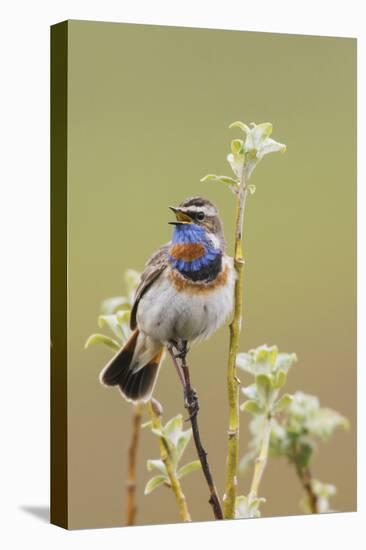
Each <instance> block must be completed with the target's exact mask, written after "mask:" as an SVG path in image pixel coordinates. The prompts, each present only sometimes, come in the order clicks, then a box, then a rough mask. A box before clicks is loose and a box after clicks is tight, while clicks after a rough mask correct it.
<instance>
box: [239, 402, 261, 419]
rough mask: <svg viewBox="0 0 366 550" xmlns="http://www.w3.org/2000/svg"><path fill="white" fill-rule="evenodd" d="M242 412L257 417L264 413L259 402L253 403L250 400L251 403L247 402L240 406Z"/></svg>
mask: <svg viewBox="0 0 366 550" xmlns="http://www.w3.org/2000/svg"><path fill="white" fill-rule="evenodd" d="M240 410H241V411H246V412H248V413H250V414H253V415H255V416H256V415H259V414H263V413H264V410H263V408H262V407H261V406H260V405H259V404H258V402H257V401H253V400H252V399H249V401H245V402H244V403H242V404H241V405H240Z"/></svg>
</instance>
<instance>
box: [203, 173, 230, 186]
mask: <svg viewBox="0 0 366 550" xmlns="http://www.w3.org/2000/svg"><path fill="white" fill-rule="evenodd" d="M200 181H201V182H202V183H206V182H207V181H213V182H215V183H224V184H225V185H230V186H233V187H237V186H238V181H237V180H236V179H234V178H230V177H229V176H216V175H215V174H207V176H204V177H203V178H201V180H200Z"/></svg>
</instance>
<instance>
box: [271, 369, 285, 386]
mask: <svg viewBox="0 0 366 550" xmlns="http://www.w3.org/2000/svg"><path fill="white" fill-rule="evenodd" d="M286 379H287V374H286V372H285V371H284V370H282V369H281V370H278V371H277V372H276V374H275V375H274V379H273V385H274V387H275V388H277V389H278V388H282V386H284V385H285V384H286Z"/></svg>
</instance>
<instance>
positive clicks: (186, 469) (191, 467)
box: [178, 460, 201, 479]
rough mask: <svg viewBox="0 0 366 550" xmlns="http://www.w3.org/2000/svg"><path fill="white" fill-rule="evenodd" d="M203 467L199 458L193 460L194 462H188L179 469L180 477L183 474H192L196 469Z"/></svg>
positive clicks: (179, 477)
mask: <svg viewBox="0 0 366 550" xmlns="http://www.w3.org/2000/svg"><path fill="white" fill-rule="evenodd" d="M200 468H201V463H200V461H199V460H193V461H192V462H188V464H185V465H184V466H182V467H181V468H180V469H179V470H178V479H181V478H182V477H183V476H185V475H187V474H190V473H191V472H194V471H196V470H199V469H200Z"/></svg>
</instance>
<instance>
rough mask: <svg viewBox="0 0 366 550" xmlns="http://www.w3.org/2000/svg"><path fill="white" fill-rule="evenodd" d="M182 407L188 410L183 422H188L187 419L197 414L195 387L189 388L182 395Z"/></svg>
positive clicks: (198, 407)
mask: <svg viewBox="0 0 366 550" xmlns="http://www.w3.org/2000/svg"><path fill="white" fill-rule="evenodd" d="M184 407H185V408H186V409H187V411H188V412H189V417H188V418H186V419H185V422H188V420H192V418H194V417H195V416H197V414H198V411H199V409H200V406H199V402H198V395H197V392H196V390H195V389H193V388H191V389H190V391H189V392H186V394H185V397H184Z"/></svg>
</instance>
